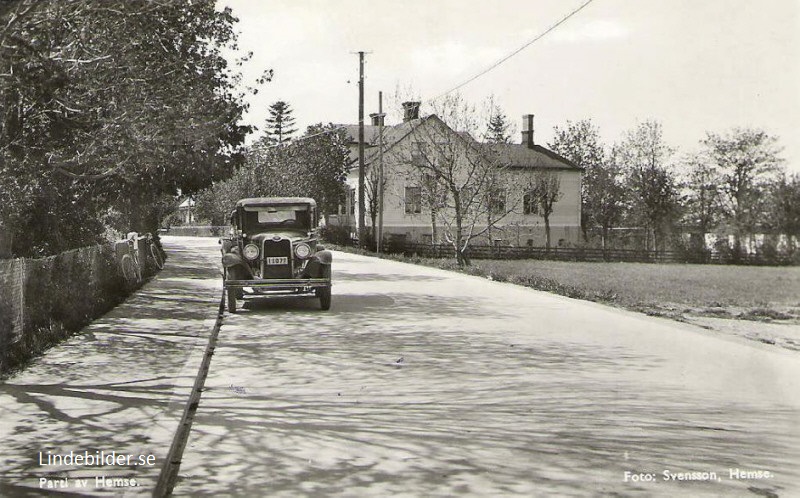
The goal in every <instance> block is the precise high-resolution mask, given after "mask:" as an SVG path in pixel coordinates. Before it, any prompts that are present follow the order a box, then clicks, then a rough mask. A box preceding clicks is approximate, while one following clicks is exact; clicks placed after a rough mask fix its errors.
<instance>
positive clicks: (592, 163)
mask: <svg viewBox="0 0 800 498" xmlns="http://www.w3.org/2000/svg"><path fill="white" fill-rule="evenodd" d="M547 147H548V148H549V149H550V150H552V151H553V152H555V153H557V154H559V155H561V156H562V157H565V158H567V159H569V160H570V161H572V162H573V163H575V164H577V165H578V166H582V167H583V168H584V174H583V181H582V182H581V229H582V231H583V234H584V239H586V238H588V236H587V232H588V229H589V228H590V227H591V226H594V225H597V226H601V227H603V244H604V247H605V240H606V238H607V235H608V233H609V229H610V228H611V227H612V226H613V225H614V224H615V223H616V222H617V221H618V218H619V213H620V211H621V206H620V205H621V202H622V195H621V193H622V192H621V189H620V188H618V182H617V181H616V177H617V175H616V174H615V173H614V172H613V167H611V166H610V165H607V164H606V163H605V153H604V149H603V144H602V143H601V142H600V131H599V130H598V128H597V127H596V126H595V125H594V124H593V123H592V121H591V120H589V119H585V120H580V121H576V122H572V121H567V123H566V125H565V126H563V127H559V126H555V127H554V128H553V140H552V141H551V142H549V143H548V144H547Z"/></svg>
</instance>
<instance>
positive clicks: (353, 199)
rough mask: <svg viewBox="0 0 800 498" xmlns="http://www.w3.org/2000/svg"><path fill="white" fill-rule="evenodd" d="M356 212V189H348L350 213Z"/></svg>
mask: <svg viewBox="0 0 800 498" xmlns="http://www.w3.org/2000/svg"><path fill="white" fill-rule="evenodd" d="M355 214H356V189H354V188H351V189H350V215H351V216H354V215H355Z"/></svg>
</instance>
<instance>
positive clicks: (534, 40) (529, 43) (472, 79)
mask: <svg viewBox="0 0 800 498" xmlns="http://www.w3.org/2000/svg"><path fill="white" fill-rule="evenodd" d="M593 1H594V0H587V1H586V2H584V3H583V4H582V5H581V6H580V7H578V8H577V9H575V10H573V11H572V12H570V13H569V14H567V15H566V16H565V17H562V18H561V20H559V21H558V22H557V23H555V24H553V25H552V26H550V27H549V28H547V29H546V30H545V31H543V32H542V33H540V34H539V35H537V36H536V38H534V39H532V40H530V41H529V42H527V43H525V44H524V45H523V46H521V47H519V48H518V49H516V50H515V51H513V52H511V53H510V54H508V55H507V56H505V57H503V58H502V59H500V60H499V61H497V62H495V63H494V64H492V65H491V66H489V67H488V68H486V69H484V70H483V71H481V72H479V73H478V74H476V75H474V76H472V77H471V78H469V79H468V80H466V81H464V82H463V83H461V84H459V85H456V86H454V87H453V88H451V89H450V90H448V91H446V92H444V93H442V94H441V95H438V96H436V97H434V98H432V99H430V100H432V101H433V100H438V99H440V98H442V97H444V96H445V95H447V94H449V93H453V92H455V91H456V90H458V89H460V88H462V87H464V86H466V85H468V84H469V83H472V82H473V81H475V80H476V79H478V78H480V77H481V76H483V75H484V74H486V73H488V72H489V71H491V70H493V69H494V68H496V67H497V66H499V65H500V64H502V63H504V62H505V61H507V60H508V59H510V58H512V57H514V56H515V55H517V54H518V53H520V52H522V51H523V50H525V49H526V48H528V47H530V46H531V45H533V44H534V43H536V42H537V41H539V40H541V39H542V38H544V37H545V36H547V34H549V33H550V32H551V31H553V30H554V29H556V28H557V27H559V26H561V25H562V24H564V23H565V22H567V20H568V19H569V18H570V17H572V16H574V15H575V14H577V13H578V12H580V11H582V10H583V9H584V8H586V7H587V6H588V5H589V4H590V3H592V2H593Z"/></svg>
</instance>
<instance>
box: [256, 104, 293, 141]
mask: <svg viewBox="0 0 800 498" xmlns="http://www.w3.org/2000/svg"><path fill="white" fill-rule="evenodd" d="M293 126H294V117H292V108H291V107H290V106H289V104H287V103H286V102H284V101H282V100H279V101H277V102H275V103H274V104H272V105H271V106H269V117H268V118H267V126H266V130H265V132H266V134H265V137H264V138H265V139H266V143H268V144H270V145H283V144H284V143H286V142H288V141H289V140H291V138H292V134H294V133H296V132H297V129H296V128H293Z"/></svg>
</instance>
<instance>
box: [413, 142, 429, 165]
mask: <svg viewBox="0 0 800 498" xmlns="http://www.w3.org/2000/svg"><path fill="white" fill-rule="evenodd" d="M431 161H432V155H431V148H430V144H428V143H425V142H414V144H413V145H412V149H411V164H413V165H414V166H416V167H418V168H425V167H429V166H430V164H431Z"/></svg>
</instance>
